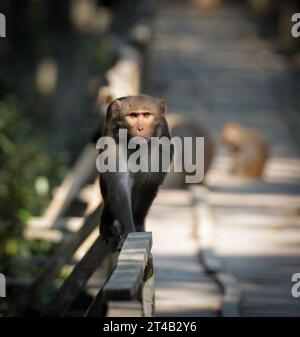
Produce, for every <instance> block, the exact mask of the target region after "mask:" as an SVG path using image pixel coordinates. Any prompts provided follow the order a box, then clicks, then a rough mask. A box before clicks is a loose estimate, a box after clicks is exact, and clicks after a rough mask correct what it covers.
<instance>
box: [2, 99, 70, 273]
mask: <svg viewBox="0 0 300 337" xmlns="http://www.w3.org/2000/svg"><path fill="white" fill-rule="evenodd" d="M20 106H21V104H20V103H19V102H18V101H17V100H16V99H15V98H12V97H10V98H9V99H6V100H5V101H4V102H0V265H1V271H5V269H6V268H7V267H8V264H7V261H8V259H9V258H10V257H12V256H15V255H19V256H22V257H24V256H29V255H30V254H32V253H33V252H34V251H39V253H43V252H45V251H47V250H48V249H49V245H48V244H47V245H46V246H45V245H42V244H39V248H38V249H37V247H36V246H35V245H33V244H32V243H30V242H26V241H24V239H23V238H22V230H23V228H24V226H25V225H26V222H27V220H28V219H29V218H30V217H31V216H32V215H34V214H35V215H37V214H40V213H41V212H42V210H43V209H44V208H45V206H46V205H47V203H48V202H49V200H50V189H49V184H50V183H49V180H53V178H56V180H57V178H58V177H53V175H55V172H56V170H55V168H56V167H58V166H59V165H60V166H61V165H63V163H62V162H61V161H60V159H59V158H57V157H56V158H55V157H54V156H51V153H49V151H47V150H46V140H45V139H43V138H41V137H36V136H35V135H34V134H33V131H32V125H31V124H30V121H29V120H27V119H25V118H24V116H23V114H22V110H21V108H20ZM53 158H54V159H53ZM5 262H6V264H5ZM2 269H4V270H2Z"/></svg>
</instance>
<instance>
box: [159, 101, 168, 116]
mask: <svg viewBox="0 0 300 337" xmlns="http://www.w3.org/2000/svg"><path fill="white" fill-rule="evenodd" d="M158 106H159V111H160V113H161V115H164V114H165V113H166V102H165V100H163V99H160V100H159V101H158Z"/></svg>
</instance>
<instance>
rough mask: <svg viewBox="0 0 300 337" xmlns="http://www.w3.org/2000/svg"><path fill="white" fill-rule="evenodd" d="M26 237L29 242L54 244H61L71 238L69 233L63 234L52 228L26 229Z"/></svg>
mask: <svg viewBox="0 0 300 337" xmlns="http://www.w3.org/2000/svg"><path fill="white" fill-rule="evenodd" d="M24 237H25V238H26V239H28V240H44V241H48V242H52V243H59V242H61V241H64V240H66V239H67V238H68V237H69V234H68V233H63V232H62V231H60V230H58V229H50V228H30V227H29V228H26V229H25V231H24Z"/></svg>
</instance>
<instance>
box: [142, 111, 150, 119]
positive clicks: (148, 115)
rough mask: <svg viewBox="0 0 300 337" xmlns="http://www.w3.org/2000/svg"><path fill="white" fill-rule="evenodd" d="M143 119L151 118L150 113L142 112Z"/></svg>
mask: <svg viewBox="0 0 300 337" xmlns="http://www.w3.org/2000/svg"><path fill="white" fill-rule="evenodd" d="M143 116H144V118H149V117H150V116H151V113H150V112H144V113H143Z"/></svg>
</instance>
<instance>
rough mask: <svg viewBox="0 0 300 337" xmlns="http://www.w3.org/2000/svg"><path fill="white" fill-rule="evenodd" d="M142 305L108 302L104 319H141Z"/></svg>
mask: <svg viewBox="0 0 300 337" xmlns="http://www.w3.org/2000/svg"><path fill="white" fill-rule="evenodd" d="M142 316H143V306H142V303H141V302H139V301H137V300H135V301H109V302H108V304H107V314H106V317H142Z"/></svg>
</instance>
